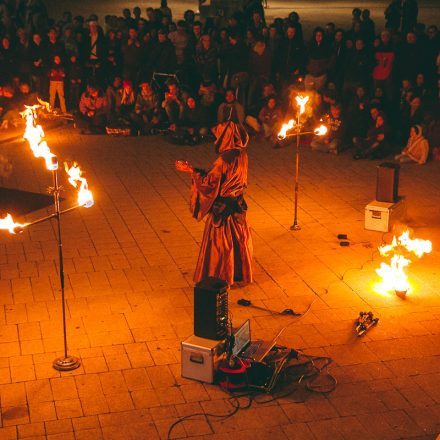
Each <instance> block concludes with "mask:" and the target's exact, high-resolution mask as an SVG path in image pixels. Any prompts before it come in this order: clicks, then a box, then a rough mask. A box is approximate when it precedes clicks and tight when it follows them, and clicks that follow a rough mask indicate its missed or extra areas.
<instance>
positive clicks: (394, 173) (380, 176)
mask: <svg viewBox="0 0 440 440" xmlns="http://www.w3.org/2000/svg"><path fill="white" fill-rule="evenodd" d="M399 169H400V166H399V164H397V163H390V162H384V163H381V164H380V165H379V166H378V167H377V180H376V200H377V201H378V202H388V203H396V202H397V201H398V200H399Z"/></svg>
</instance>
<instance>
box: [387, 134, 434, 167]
mask: <svg viewBox="0 0 440 440" xmlns="http://www.w3.org/2000/svg"><path fill="white" fill-rule="evenodd" d="M428 153H429V144H428V141H427V140H426V139H425V137H424V136H423V131H422V127H421V126H420V125H413V126H412V127H411V130H410V133H409V139H408V143H407V144H406V147H405V148H404V149H403V150H402V152H401V153H400V154H398V155H397V156H395V157H394V159H395V160H397V161H399V162H400V163H408V162H415V163H418V164H419V165H423V164H424V163H426V160H427V159H428Z"/></svg>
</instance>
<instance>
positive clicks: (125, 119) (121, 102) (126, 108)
mask: <svg viewBox="0 0 440 440" xmlns="http://www.w3.org/2000/svg"><path fill="white" fill-rule="evenodd" d="M134 104H135V96H134V90H133V83H132V82H131V81H130V80H129V79H126V80H124V81H123V82H122V89H121V90H120V91H119V92H118V94H117V99H116V115H117V118H118V121H119V122H121V123H123V124H124V125H132V124H133V114H134Z"/></svg>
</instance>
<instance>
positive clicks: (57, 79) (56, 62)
mask: <svg viewBox="0 0 440 440" xmlns="http://www.w3.org/2000/svg"><path fill="white" fill-rule="evenodd" d="M65 77H66V72H65V69H64V67H63V65H62V62H61V57H60V56H59V55H55V56H54V58H53V65H52V67H51V68H50V69H49V104H50V107H51V108H55V99H56V97H57V95H58V100H59V102H60V107H61V113H66V112H67V110H66V100H65V98H64V78H65Z"/></svg>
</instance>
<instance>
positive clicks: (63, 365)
mask: <svg viewBox="0 0 440 440" xmlns="http://www.w3.org/2000/svg"><path fill="white" fill-rule="evenodd" d="M80 365H81V361H80V360H79V359H78V358H77V357H75V356H67V357H59V358H56V359H55V360H54V361H53V364H52V366H53V368H55V370H58V371H72V370H76V369H77V368H78V367H79V366H80Z"/></svg>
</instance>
